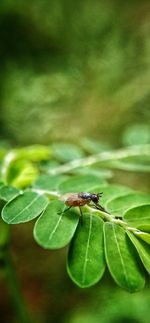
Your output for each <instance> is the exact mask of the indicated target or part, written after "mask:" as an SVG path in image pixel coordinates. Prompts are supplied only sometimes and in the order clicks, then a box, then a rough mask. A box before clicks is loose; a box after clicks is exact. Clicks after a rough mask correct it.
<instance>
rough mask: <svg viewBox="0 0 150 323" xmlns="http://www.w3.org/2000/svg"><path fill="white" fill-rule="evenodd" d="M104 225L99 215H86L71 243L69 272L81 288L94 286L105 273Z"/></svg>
mask: <svg viewBox="0 0 150 323" xmlns="http://www.w3.org/2000/svg"><path fill="white" fill-rule="evenodd" d="M103 223H104V222H103V221H102V220H101V219H100V218H99V217H98V216H97V215H92V214H84V216H83V223H82V222H80V223H79V225H78V228H77V230H76V233H75V235H74V237H73V240H72V241H71V245H70V248H69V254H68V264H67V270H68V273H69V276H70V277H71V279H72V280H73V281H74V282H75V283H76V284H77V285H78V286H80V287H83V288H85V287H89V286H92V285H94V284H95V283H96V282H98V281H99V280H100V278H101V277H102V275H103V273H104V270H105V259H104V245H103Z"/></svg>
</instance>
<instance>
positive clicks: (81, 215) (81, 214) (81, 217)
mask: <svg viewBox="0 0 150 323" xmlns="http://www.w3.org/2000/svg"><path fill="white" fill-rule="evenodd" d="M79 210H80V219H81V224H82V223H83V213H82V208H81V206H79Z"/></svg>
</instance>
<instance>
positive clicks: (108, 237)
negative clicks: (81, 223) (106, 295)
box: [104, 222, 145, 292]
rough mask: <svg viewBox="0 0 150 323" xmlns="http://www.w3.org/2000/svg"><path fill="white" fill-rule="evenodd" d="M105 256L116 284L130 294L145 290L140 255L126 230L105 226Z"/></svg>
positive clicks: (115, 226) (114, 225)
mask: <svg viewBox="0 0 150 323" xmlns="http://www.w3.org/2000/svg"><path fill="white" fill-rule="evenodd" d="M104 245H105V255H106V261H107V265H108V268H109V271H110V273H111V275H112V277H113V278H114V280H115V282H116V283H117V284H118V285H119V286H120V287H122V288H125V289H127V290H128V291H130V292H136V291H138V290H140V289H142V288H143V286H144V283H145V279H144V274H143V272H142V269H141V268H140V265H139V259H138V254H137V252H136V250H135V249H134V247H133V245H132V243H131V242H130V239H129V238H128V236H127V234H126V232H125V230H124V229H123V228H121V227H120V226H119V225H117V224H113V223H108V222H106V223H105V225H104Z"/></svg>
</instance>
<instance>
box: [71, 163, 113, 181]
mask: <svg viewBox="0 0 150 323" xmlns="http://www.w3.org/2000/svg"><path fill="white" fill-rule="evenodd" d="M71 174H75V175H89V174H90V175H93V176H97V177H100V178H101V177H104V178H111V177H112V176H113V172H112V171H111V170H110V169H102V168H101V169H100V168H98V167H93V166H84V167H78V168H75V169H74V170H72V171H71Z"/></svg>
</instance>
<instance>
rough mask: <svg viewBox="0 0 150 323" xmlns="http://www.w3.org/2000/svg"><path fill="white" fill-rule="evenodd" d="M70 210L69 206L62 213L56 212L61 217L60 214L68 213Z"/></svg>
mask: <svg viewBox="0 0 150 323" xmlns="http://www.w3.org/2000/svg"><path fill="white" fill-rule="evenodd" d="M71 208H72V206H69V207H67V208H66V209H65V210H64V211H60V212H58V214H59V215H61V214H63V213H65V212H67V211H69V210H70V209H71Z"/></svg>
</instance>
